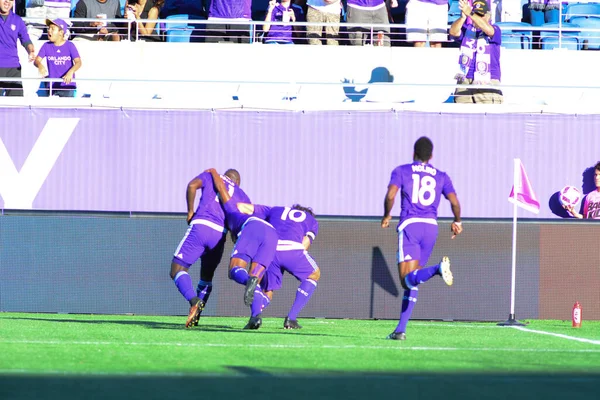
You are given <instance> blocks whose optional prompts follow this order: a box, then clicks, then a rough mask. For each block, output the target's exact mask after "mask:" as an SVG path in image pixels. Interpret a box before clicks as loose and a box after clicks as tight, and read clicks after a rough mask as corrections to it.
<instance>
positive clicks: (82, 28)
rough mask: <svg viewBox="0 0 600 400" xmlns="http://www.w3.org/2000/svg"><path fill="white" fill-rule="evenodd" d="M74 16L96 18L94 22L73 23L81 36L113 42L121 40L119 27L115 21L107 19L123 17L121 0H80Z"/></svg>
mask: <svg viewBox="0 0 600 400" xmlns="http://www.w3.org/2000/svg"><path fill="white" fill-rule="evenodd" d="M73 17H74V18H88V19H95V21H92V22H76V23H74V24H73V25H74V27H75V29H76V32H77V33H78V37H79V38H88V39H91V40H98V41H113V42H118V41H119V40H121V36H120V35H119V27H118V26H117V25H116V24H115V23H113V22H107V21H106V20H107V19H118V18H122V17H123V15H122V14H121V4H120V3H119V0H79V1H78V2H77V5H76V6H75V12H74V13H73Z"/></svg>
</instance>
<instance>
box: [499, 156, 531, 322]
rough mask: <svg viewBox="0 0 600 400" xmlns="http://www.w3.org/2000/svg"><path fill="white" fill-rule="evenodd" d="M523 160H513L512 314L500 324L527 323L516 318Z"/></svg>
mask: <svg viewBox="0 0 600 400" xmlns="http://www.w3.org/2000/svg"><path fill="white" fill-rule="evenodd" d="M520 173H521V160H520V159H518V158H515V159H514V162H513V200H514V201H513V235H512V263H511V264H512V266H511V275H510V314H509V315H508V320H506V321H505V322H500V323H499V324H498V325H501V326H504V325H521V326H522V325H525V324H522V323H520V322H519V321H517V320H516V318H515V281H516V275H517V193H519V192H520V191H521V188H520V186H522V182H521V177H520Z"/></svg>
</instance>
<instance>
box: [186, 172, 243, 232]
mask: <svg viewBox="0 0 600 400" xmlns="http://www.w3.org/2000/svg"><path fill="white" fill-rule="evenodd" d="M197 178H198V179H200V180H201V181H202V197H201V198H200V203H199V204H198V208H196V212H195V213H194V217H193V218H192V221H195V220H198V219H203V220H207V221H210V222H213V223H215V224H216V225H218V226H221V227H224V226H225V213H224V212H223V207H221V203H220V202H219V197H218V196H217V193H216V191H215V187H214V184H213V179H212V176H211V175H210V173H208V172H203V173H201V174H200V175H198V176H197ZM221 178H222V179H223V183H225V186H226V187H227V191H228V192H229V195H230V196H231V200H229V201H228V203H232V205H237V203H240V202H242V203H249V202H250V199H249V198H248V196H247V195H246V193H244V191H243V190H242V189H240V187H239V186H237V185H236V184H235V183H233V181H232V180H231V179H229V178H228V177H227V176H223V175H222V176H221ZM236 233H237V232H236Z"/></svg>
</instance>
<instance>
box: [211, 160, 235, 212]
mask: <svg viewBox="0 0 600 400" xmlns="http://www.w3.org/2000/svg"><path fill="white" fill-rule="evenodd" d="M206 172H208V173H210V176H212V179H213V185H214V186H215V190H216V191H217V193H219V200H221V204H225V203H227V202H228V201H229V199H231V196H230V195H229V192H228V191H227V188H226V187H225V182H223V178H221V175H219V173H218V172H217V170H216V169H214V168H209V169H207V170H206Z"/></svg>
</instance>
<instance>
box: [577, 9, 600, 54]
mask: <svg viewBox="0 0 600 400" xmlns="http://www.w3.org/2000/svg"><path fill="white" fill-rule="evenodd" d="M571 23H573V24H576V25H578V26H580V27H581V28H582V30H581V34H580V41H581V45H582V47H583V48H586V49H593V50H599V49H600V16H599V17H573V18H571ZM584 29H590V31H585V30H584ZM591 29H597V30H596V31H592V30H591Z"/></svg>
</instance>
